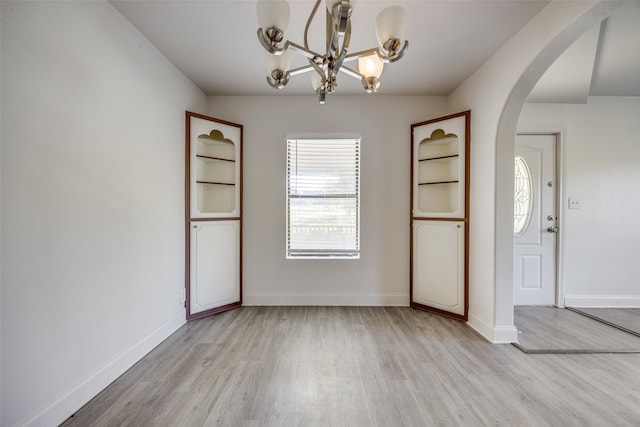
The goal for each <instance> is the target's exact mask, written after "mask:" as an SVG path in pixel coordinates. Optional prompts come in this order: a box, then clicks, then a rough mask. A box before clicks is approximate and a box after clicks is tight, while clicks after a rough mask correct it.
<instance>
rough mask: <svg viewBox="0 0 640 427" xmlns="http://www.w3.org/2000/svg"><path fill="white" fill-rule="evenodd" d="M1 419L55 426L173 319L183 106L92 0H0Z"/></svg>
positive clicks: (176, 81) (188, 87)
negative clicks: (0, 101) (0, 44)
mask: <svg viewBox="0 0 640 427" xmlns="http://www.w3.org/2000/svg"><path fill="white" fill-rule="evenodd" d="M1 7H2V21H1V27H2V58H1V59H2V146H1V153H2V154H1V159H2V165H1V185H2V186H1V191H2V193H1V196H2V197H1V200H2V204H1V206H2V212H1V226H2V247H1V248H2V250H1V254H2V258H1V278H2V293H1V295H2V307H1V310H2V355H1V357H2V380H1V386H2V415H1V419H0V424H2V425H3V426H13V425H16V424H18V425H22V424H31V425H47V426H51V425H57V424H58V423H59V422H61V421H63V420H64V419H65V418H66V417H67V416H69V415H71V414H72V413H73V412H74V411H75V410H76V409H78V408H79V407H80V406H81V405H82V404H83V403H85V402H86V401H87V400H88V399H89V398H91V397H92V396H93V395H95V394H96V393H97V392H98V391H100V390H101V389H102V388H103V387H105V386H106V385H108V384H109V382H111V381H112V380H113V379H115V378H116V377H117V376H118V375H120V374H121V373H122V372H124V370H126V369H127V368H128V367H129V366H131V365H132V364H133V363H134V362H136V361H137V360H138V359H139V358H140V357H141V356H142V355H143V354H145V353H146V352H147V351H149V350H150V349H151V348H153V347H154V346H155V345H157V344H158V343H159V342H160V341H161V340H162V339H164V338H165V337H166V336H168V335H169V334H170V333H172V332H173V331H174V330H175V329H177V328H178V327H179V326H180V325H181V324H182V323H183V322H184V318H185V317H184V316H185V315H184V308H183V306H182V304H181V303H180V290H181V289H182V288H183V287H184V208H183V206H184V190H183V186H184V184H183V183H184V160H183V159H184V111H185V110H186V109H190V110H195V111H200V112H203V111H204V109H205V107H206V97H205V96H204V94H203V93H202V92H201V91H200V90H199V89H197V88H196V87H195V86H194V85H193V84H192V83H190V82H189V81H188V80H187V79H186V78H185V77H184V75H182V74H181V73H180V72H179V71H178V70H177V69H176V68H175V67H174V66H173V65H171V64H170V63H169V62H168V61H167V60H166V58H164V57H163V56H162V55H161V54H160V53H159V52H158V51H157V50H156V49H155V48H153V47H152V46H151V45H150V43H149V42H148V41H147V40H146V39H145V38H143V37H142V36H141V35H140V34H139V33H138V32H137V30H135V29H134V28H133V27H132V26H131V25H130V24H129V23H128V22H127V21H126V20H125V19H124V18H123V17H122V16H121V15H120V14H119V13H118V12H117V11H116V10H115V9H113V7H112V6H111V5H109V4H108V3H106V2H15V3H14V2H7V1H2V4H1Z"/></svg>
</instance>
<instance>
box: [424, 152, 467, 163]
mask: <svg viewBox="0 0 640 427" xmlns="http://www.w3.org/2000/svg"><path fill="white" fill-rule="evenodd" d="M456 157H460V154H449V155H447V156H436V157H425V158H423V159H418V161H419V162H427V161H430V160H444V159H454V158H456Z"/></svg>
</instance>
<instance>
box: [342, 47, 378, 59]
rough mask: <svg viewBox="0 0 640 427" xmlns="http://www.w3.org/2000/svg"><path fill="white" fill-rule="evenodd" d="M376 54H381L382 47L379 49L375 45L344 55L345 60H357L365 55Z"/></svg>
mask: <svg viewBox="0 0 640 427" xmlns="http://www.w3.org/2000/svg"><path fill="white" fill-rule="evenodd" d="M374 54H375V55H378V56H380V49H378V48H377V47H374V48H372V49H367V50H361V51H358V52H354V53H350V54H348V55H347V56H345V57H344V62H351V61H356V60H358V59H360V58H363V57H365V56H371V55H374Z"/></svg>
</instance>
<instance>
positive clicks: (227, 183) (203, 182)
mask: <svg viewBox="0 0 640 427" xmlns="http://www.w3.org/2000/svg"><path fill="white" fill-rule="evenodd" d="M196 184H210V185H236V184H234V183H233V182H216V181H196Z"/></svg>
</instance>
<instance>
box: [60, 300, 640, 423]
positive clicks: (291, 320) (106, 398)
mask: <svg viewBox="0 0 640 427" xmlns="http://www.w3.org/2000/svg"><path fill="white" fill-rule="evenodd" d="M63 425H64V426H65V427H70V426H204V425H206V426H260V427H263V426H279V427H280V426H381V427H393V426H465V427H473V426H509V427H513V426H519V427H526V426H535V427H542V426H562V427H567V426H618V427H619V426H636V427H637V426H640V355H639V354H580V355H527V354H524V353H522V352H521V351H520V350H518V349H517V348H515V347H513V346H511V345H494V344H490V343H488V342H486V341H484V339H483V338H481V337H480V336H478V335H477V334H476V333H475V332H474V331H473V330H472V329H471V328H469V327H467V326H466V325H465V324H463V323H460V322H456V321H453V320H449V319H444V318H441V317H438V316H435V315H432V314H429V313H424V312H420V311H416V310H412V309H409V308H382V307H376V308H368V307H242V308H239V309H236V310H232V311H230V312H226V313H223V314H220V315H216V316H213V317H210V318H207V319H202V320H198V321H194V322H190V323H188V324H187V325H185V326H184V327H182V328H181V329H180V330H179V331H177V332H176V333H175V334H174V335H172V336H171V337H170V338H169V339H168V340H167V341H165V342H164V343H163V344H161V345H160V346H159V347H158V348H156V349H155V350H154V351H153V352H151V353H150V354H149V355H148V356H147V357H145V358H144V359H143V360H142V361H140V362H139V363H138V364H136V365H135V366H134V367H133V368H132V369H130V370H129V371H128V372H127V373H125V374H124V375H123V376H122V377H121V378H119V379H118V380H117V381H115V382H114V383H113V384H112V385H111V386H110V387H109V388H107V389H106V390H105V391H104V392H102V393H101V394H100V395H98V396H97V397H96V398H95V399H94V400H93V401H91V402H90V403H89V404H88V405H86V406H85V407H84V408H82V409H81V410H80V411H78V413H77V414H75V416H74V417H72V418H70V419H69V420H68V421H67V422H65V423H64V424H63Z"/></svg>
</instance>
